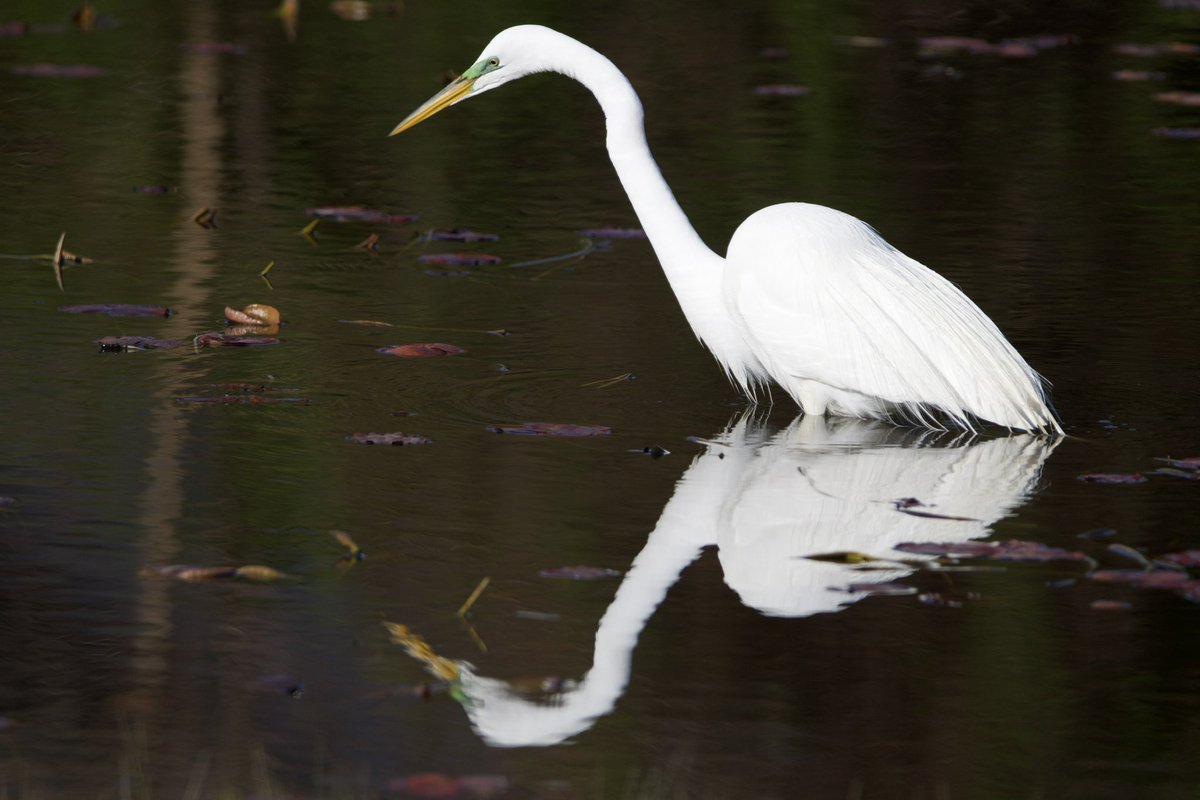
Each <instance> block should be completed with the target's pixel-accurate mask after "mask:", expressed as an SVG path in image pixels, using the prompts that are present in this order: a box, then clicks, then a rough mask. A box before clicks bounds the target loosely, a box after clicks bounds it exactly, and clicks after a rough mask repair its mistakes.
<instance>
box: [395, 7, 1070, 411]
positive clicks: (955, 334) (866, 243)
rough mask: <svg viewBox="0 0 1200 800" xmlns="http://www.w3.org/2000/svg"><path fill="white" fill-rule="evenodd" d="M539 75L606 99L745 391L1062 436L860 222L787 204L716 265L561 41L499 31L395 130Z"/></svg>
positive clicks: (589, 63)
mask: <svg viewBox="0 0 1200 800" xmlns="http://www.w3.org/2000/svg"><path fill="white" fill-rule="evenodd" d="M535 72H558V73H561V74H563V75H566V76H568V77H571V78H574V79H576V80H577V81H579V82H580V83H582V84H583V85H584V86H586V87H587V88H588V89H590V90H591V92H592V94H594V95H595V96H596V99H597V100H598V101H599V102H600V107H601V108H602V109H603V111H604V116H605V120H606V124H607V145H608V154H609V157H610V158H611V159H612V163H613V166H614V167H615V168H616V171H617V175H618V177H619V178H620V180H621V184H622V185H623V186H624V187H625V191H626V193H627V194H628V195H629V199H630V201H631V202H632V204H633V208H634V211H635V212H636V213H637V216H638V219H639V220H640V221H641V224H642V227H643V228H644V229H645V231H646V235H647V237H648V238H649V240H650V244H651V246H652V247H653V248H654V252H655V253H656V254H657V256H658V259H659V261H660V262H661V264H662V267H663V271H664V272H665V273H666V276H667V280H668V281H669V283H670V285H671V289H672V290H673V291H674V292H675V296H676V298H678V300H679V304H680V306H681V307H682V308H683V313H684V316H685V317H687V320H688V322H689V323H690V324H691V326H692V330H693V331H694V332H695V334H696V336H697V337H698V338H699V339H700V341H701V342H703V343H704V344H705V345H706V346H707V347H708V349H709V350H710V351H712V354H713V355H714V356H715V357H716V359H717V361H718V362H719V363H720V364H721V366H722V367H723V368H724V369H725V372H726V374H727V375H728V376H729V378H730V380H732V381H733V382H735V383H736V384H737V385H738V386H740V387H741V388H742V390H743V391H745V392H746V393H747V395H749V396H750V397H751V399H756V398H757V395H758V391H759V390H760V389H761V388H762V386H763V384H766V383H767V382H768V380H769V379H774V380H775V381H776V382H777V383H778V384H779V385H780V386H782V387H783V388H784V389H785V390H786V391H787V392H788V394H790V395H791V396H792V397H793V398H795V400H796V402H797V403H798V404H799V405H800V406H801V407H802V408H803V410H804V411H805V413H808V414H816V415H820V414H834V415H842V416H851V417H870V418H879V419H887V420H902V421H905V422H909V423H913V424H917V425H923V426H926V427H931V428H937V427H942V426H943V425H944V424H945V423H949V424H951V425H957V426H962V427H965V428H973V427H974V423H975V422H977V421H980V420H983V421H988V422H994V423H997V424H999V425H1003V426H1006V427H1009V428H1015V429H1020V430H1037V431H1045V432H1051V433H1062V428H1061V427H1060V426H1059V423H1058V420H1057V419H1056V418H1055V414H1054V412H1053V411H1052V410H1051V408H1050V406H1049V404H1048V403H1047V400H1046V393H1045V388H1044V386H1043V384H1042V379H1041V377H1040V376H1039V375H1038V374H1037V373H1036V372H1034V370H1033V369H1032V368H1031V367H1030V366H1029V365H1028V364H1027V363H1025V360H1024V359H1023V358H1021V355H1020V354H1019V353H1018V352H1017V351H1016V349H1015V348H1013V346H1012V345H1011V344H1009V343H1008V340H1006V339H1005V338H1004V335H1003V334H1002V333H1001V332H1000V331H999V329H998V328H997V327H996V325H995V324H994V323H993V322H992V321H991V320H990V319H989V318H988V316H987V315H986V314H984V313H983V311H981V310H980V309H979V307H978V306H976V305H975V304H974V303H973V302H971V300H970V299H969V298H968V297H967V296H966V295H965V294H963V293H962V292H961V291H959V289H958V288H957V287H955V286H954V285H953V284H952V283H950V282H949V281H947V280H946V279H945V278H943V277H941V276H940V275H938V274H937V273H935V272H933V271H932V270H930V269H929V268H927V267H925V266H924V265H922V264H920V263H918V262H917V261H914V260H913V259H911V258H909V257H908V256H906V255H904V254H903V253H901V252H900V251H898V250H897V249H895V248H894V247H892V246H891V245H889V244H888V243H887V242H886V241H884V240H883V238H882V237H881V236H880V235H879V234H878V233H876V232H875V230H874V229H873V228H871V227H870V226H869V225H867V224H866V223H864V222H862V221H861V220H858V219H856V218H855V217H852V216H850V215H848V214H844V213H842V212H840V211H835V210H834V209H831V208H826V207H824V206H818V205H812V204H808V203H783V204H780V205H774V206H769V207H767V208H764V209H762V210H761V211H758V212H756V213H754V214H752V215H751V216H750V217H749V218H748V219H747V220H746V221H745V222H743V223H742V224H741V225H740V226H739V227H738V229H737V231H735V232H734V234H733V238H732V240H731V241H730V242H729V250H728V253H727V255H726V257H725V258H721V257H720V256H719V255H717V254H716V253H714V252H713V251H712V250H710V249H709V248H708V247H707V246H706V245H705V244H704V242H703V241H701V239H700V237H699V236H698V235H697V234H696V231H695V230H694V229H693V228H692V226H691V224H690V223H689V222H688V219H687V216H686V215H685V214H684V213H683V210H682V209H681V208H680V207H679V203H678V202H676V200H675V197H674V195H673V194H672V193H671V190H670V188H669V187H668V186H667V184H666V181H664V180H663V177H662V173H661V172H659V169H658V165H657V164H655V163H654V159H653V157H652V156H651V155H650V148H649V146H648V145H647V143H646V133H645V128H644V127H643V124H642V104H641V101H640V100H639V99H638V96H637V93H636V92H635V91H634V89H633V86H632V85H631V84H630V83H629V81H628V80H627V79H626V78H625V76H624V75H623V74H621V71H620V70H618V69H617V68H616V66H614V65H613V63H612V62H611V61H609V60H608V59H607V58H605V57H604V56H603V55H601V54H600V53H598V52H596V51H595V50H593V49H592V48H590V47H588V46H587V45H584V44H582V43H580V42H578V41H576V40H575V39H572V38H571V37H569V36H566V35H564V34H561V33H559V32H557V31H554V30H551V29H550V28H545V27H542V26H538V25H519V26H517V27H513V28H509V29H507V30H505V31H502V32H501V33H500V34H499V35H497V36H496V38H494V39H492V41H491V42H490V43H489V44H488V46H487V47H485V48H484V49H483V52H482V54H480V57H479V59H478V60H477V61H476V62H475V64H474V65H473V66H472V67H471V68H470V69H468V70H467V71H466V72H464V73H463V74H462V75H461V76H459V77H458V78H457V79H456V80H454V81H453V82H452V83H450V85H448V86H447V87H446V88H444V89H442V91H440V92H438V93H437V94H436V95H434V96H433V97H431V98H430V99H429V100H427V101H426V102H425V103H424V104H423V105H421V106H420V107H419V108H418V109H417V110H416V111H414V112H413V113H412V114H410V115H409V116H408V117H407V118H405V119H404V121H403V122H401V123H400V124H399V125H397V126H396V127H395V128H394V129H393V130H392V132H391V134H390V135H392V136H394V135H396V134H397V133H400V132H401V131H405V130H407V129H409V128H411V127H412V126H414V125H416V124H417V123H419V122H421V121H422V120H425V119H428V118H429V117H431V116H433V115H434V114H436V113H437V112H438V111H441V110H442V109H444V108H447V107H449V106H451V105H454V104H455V103H457V102H459V101H460V100H463V99H466V98H468V97H474V96H476V95H479V94H482V93H483V92H486V91H489V90H491V89H495V88H496V87H498V86H501V85H503V84H505V83H508V82H509V81H511V80H515V79H516V78H520V77H523V76H525V75H529V74H531V73H535Z"/></svg>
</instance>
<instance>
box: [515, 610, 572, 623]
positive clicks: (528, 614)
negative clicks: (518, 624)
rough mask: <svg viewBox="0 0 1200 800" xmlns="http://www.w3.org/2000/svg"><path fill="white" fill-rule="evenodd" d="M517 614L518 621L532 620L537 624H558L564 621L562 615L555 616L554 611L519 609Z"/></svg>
mask: <svg viewBox="0 0 1200 800" xmlns="http://www.w3.org/2000/svg"><path fill="white" fill-rule="evenodd" d="M516 613H517V619H531V620H534V621H536V622H558V621H559V620H561V619H562V614H555V613H554V612H552V611H530V610H529V609H525V608H518V609H517V612H516Z"/></svg>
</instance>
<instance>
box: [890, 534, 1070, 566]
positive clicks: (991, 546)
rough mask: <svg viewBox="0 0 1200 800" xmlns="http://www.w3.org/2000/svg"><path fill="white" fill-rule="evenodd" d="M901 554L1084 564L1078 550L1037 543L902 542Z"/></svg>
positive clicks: (1012, 541) (897, 547)
mask: <svg viewBox="0 0 1200 800" xmlns="http://www.w3.org/2000/svg"><path fill="white" fill-rule="evenodd" d="M895 549H897V550H899V551H900V552H901V553H914V554H916V555H925V556H950V557H954V558H990V559H994V560H996V561H1084V560H1086V558H1087V556H1085V555H1084V554H1083V553H1081V552H1079V551H1078V550H1064V549H1062V548H1060V547H1050V546H1048V545H1044V544H1039V543H1037V542H1023V541H1020V540H1018V539H1010V540H1008V541H1006V542H902V543H900V544H898V545H896V548H895Z"/></svg>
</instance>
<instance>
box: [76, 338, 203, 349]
mask: <svg viewBox="0 0 1200 800" xmlns="http://www.w3.org/2000/svg"><path fill="white" fill-rule="evenodd" d="M96 344H98V345H100V349H101V350H102V351H104V352H106V353H120V352H123V351H127V350H173V349H175V348H177V347H184V346H185V345H190V344H191V340H189V339H156V338H155V337H153V336H101V337H100V338H99V339H96Z"/></svg>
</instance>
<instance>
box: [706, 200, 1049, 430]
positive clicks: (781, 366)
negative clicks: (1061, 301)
mask: <svg viewBox="0 0 1200 800" xmlns="http://www.w3.org/2000/svg"><path fill="white" fill-rule="evenodd" d="M723 289H724V296H725V302H726V305H727V307H728V309H729V312H730V314H731V316H732V317H733V318H734V319H735V321H736V322H737V324H738V325H739V326H740V329H741V331H742V334H743V335H744V337H745V339H746V342H747V346H748V348H749V349H750V350H751V351H752V352H753V353H754V355H755V356H756V357H757V359H758V361H759V362H760V363H761V364H762V368H763V369H764V370H765V372H766V373H767V374H768V375H769V376H770V377H771V378H773V379H774V380H775V381H776V382H778V383H779V384H780V385H782V386H783V387H784V388H785V389H786V390H787V391H788V392H789V393H790V394H791V395H792V396H793V397H794V398H795V399H796V400H797V402H799V403H800V404H801V405H802V406H803V407H804V409H805V411H806V412H808V413H817V414H821V413H833V414H843V415H847V416H861V417H880V418H897V417H899V418H902V419H906V420H908V421H911V422H917V423H920V424H927V425H931V426H937V425H938V424H939V421H942V422H944V421H949V422H951V423H953V424H957V425H962V426H966V427H970V426H971V425H972V422H973V420H975V419H979V420H986V421H990V422H994V423H997V424H999V425H1004V426H1007V427H1010V428H1017V429H1023V430H1047V431H1056V432H1061V429H1060V428H1059V426H1058V423H1057V421H1056V420H1055V417H1054V414H1053V412H1052V411H1051V409H1050V408H1049V406H1048V404H1047V402H1046V399H1045V393H1044V389H1043V386H1042V380H1041V378H1040V377H1039V376H1038V374H1037V373H1036V372H1034V371H1033V369H1032V368H1030V366H1029V365H1028V364H1027V363H1025V360H1024V359H1022V358H1021V356H1020V354H1019V353H1017V351H1016V350H1015V349H1014V348H1013V346H1012V345H1011V344H1009V343H1008V341H1007V340H1006V339H1005V338H1004V335H1003V334H1002V333H1001V332H1000V331H999V329H998V328H997V327H996V326H995V324H993V323H992V321H991V320H990V319H989V318H988V317H987V315H986V314H984V313H983V311H981V310H980V309H979V307H978V306H976V305H975V304H974V303H973V302H972V301H971V300H970V299H969V298H968V297H967V296H966V295H965V294H963V293H962V292H961V291H960V290H959V289H958V288H957V287H955V286H954V285H953V284H952V283H950V282H949V281H948V280H946V279H945V278H943V277H941V276H940V275H938V274H937V273H935V272H933V271H932V270H930V269H929V268H927V267H925V266H924V265H922V264H920V263H919V262H917V261H914V260H913V259H911V258H909V257H908V256H906V255H904V254H903V253H901V252H900V251H899V250H896V249H895V248H894V247H892V246H891V245H889V244H888V243H887V242H886V241H884V240H883V238H882V237H880V236H879V234H878V233H876V232H875V231H874V229H872V228H871V227H870V226H869V225H867V224H866V223H864V222H862V221H860V220H858V219H856V218H855V217H852V216H850V215H848V214H844V213H842V212H840V211H835V210H834V209H830V208H826V207H824V206H817V205H810V204H807V203H786V204H781V205H776V206H770V207H768V208H765V209H763V210H761V211H759V212H757V213H755V214H753V215H752V216H751V217H750V218H748V219H747V220H746V221H745V222H744V223H742V225H741V226H740V227H739V228H738V229H737V231H736V232H735V233H734V236H733V239H732V240H731V241H730V244H729V252H728V257H727V267H726V274H725V279H724V286H723Z"/></svg>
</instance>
